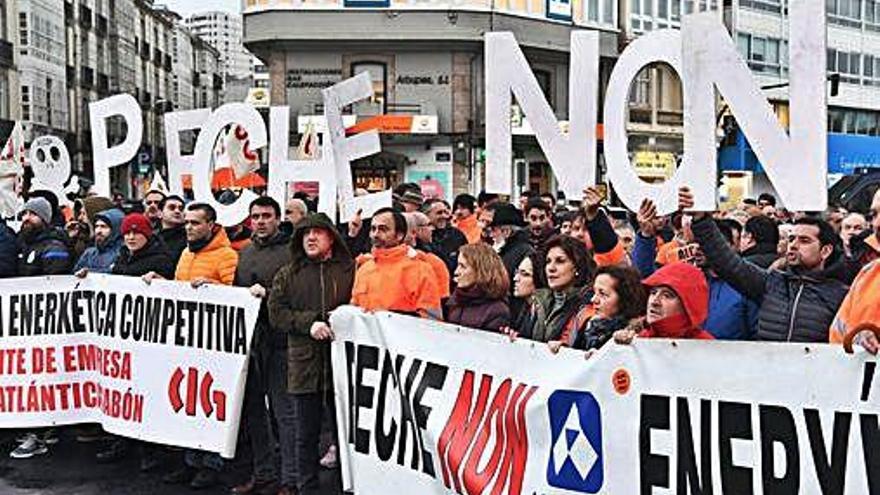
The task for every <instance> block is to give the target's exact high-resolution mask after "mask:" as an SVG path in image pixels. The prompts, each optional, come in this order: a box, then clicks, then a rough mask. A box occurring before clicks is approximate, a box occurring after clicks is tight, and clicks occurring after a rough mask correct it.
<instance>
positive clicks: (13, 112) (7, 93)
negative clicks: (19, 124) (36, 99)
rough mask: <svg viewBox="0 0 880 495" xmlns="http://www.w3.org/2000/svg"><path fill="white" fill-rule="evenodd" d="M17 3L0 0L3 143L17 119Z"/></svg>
mask: <svg viewBox="0 0 880 495" xmlns="http://www.w3.org/2000/svg"><path fill="white" fill-rule="evenodd" d="M18 4H19V2H15V1H8V0H4V1H0V138H2V139H3V142H5V139H6V137H7V136H8V135H9V133H10V132H12V128H13V126H14V125H15V122H16V121H18V120H20V119H21V105H20V104H19V101H20V100H21V97H20V89H21V85H20V82H19V72H18V67H19V65H20V63H21V55H20V53H19V43H18Z"/></svg>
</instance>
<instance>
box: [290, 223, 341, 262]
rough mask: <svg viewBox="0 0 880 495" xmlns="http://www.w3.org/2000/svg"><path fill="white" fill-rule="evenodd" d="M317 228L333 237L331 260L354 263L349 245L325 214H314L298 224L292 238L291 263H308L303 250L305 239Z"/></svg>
mask: <svg viewBox="0 0 880 495" xmlns="http://www.w3.org/2000/svg"><path fill="white" fill-rule="evenodd" d="M316 228H317V229H325V230H327V231H328V232H330V235H332V236H333V248H332V249H333V254H332V255H331V256H330V259H331V260H335V261H338V262H343V263H354V257H353V256H352V255H351V251H349V250H348V245H347V244H346V243H345V239H343V238H342V235H341V234H340V233H339V231H338V230H336V227H335V226H334V225H333V222H332V221H330V218H329V217H327V215H325V214H323V213H313V214H311V215H309V216H307V217H305V218H303V219H302V220H300V222H299V223H297V224H296V229H295V230H294V231H293V236H292V237H291V238H290V254H291V261H292V262H293V263H294V264H296V265H301V264H303V263H305V262H306V261H308V256H307V255H306V250H305V248H303V238H304V237H305V235H306V232H308V231H309V229H316Z"/></svg>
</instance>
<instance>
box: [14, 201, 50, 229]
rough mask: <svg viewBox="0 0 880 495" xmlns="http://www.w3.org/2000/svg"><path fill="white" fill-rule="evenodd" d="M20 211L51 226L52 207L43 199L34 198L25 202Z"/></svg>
mask: <svg viewBox="0 0 880 495" xmlns="http://www.w3.org/2000/svg"><path fill="white" fill-rule="evenodd" d="M21 210H22V211H29V212H31V213H33V214H34V215H36V216H38V217H40V220H42V221H43V223H45V224H46V225H51V224H52V205H50V204H49V202H48V201H46V199H45V198H40V197H35V198H31V199H29V200H27V203H25V204H24V207H23V208H22V209H21Z"/></svg>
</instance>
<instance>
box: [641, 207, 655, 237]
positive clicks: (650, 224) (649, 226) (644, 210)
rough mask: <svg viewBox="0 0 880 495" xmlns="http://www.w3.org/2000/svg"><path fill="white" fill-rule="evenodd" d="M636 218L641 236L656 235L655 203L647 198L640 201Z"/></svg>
mask: <svg viewBox="0 0 880 495" xmlns="http://www.w3.org/2000/svg"><path fill="white" fill-rule="evenodd" d="M636 220H637V221H638V222H639V232H640V233H641V234H642V236H643V237H654V236H656V235H657V205H655V204H654V202H653V201H651V200H650V199H647V198H646V199H644V200H643V201H642V205H641V206H639V212H638V215H636Z"/></svg>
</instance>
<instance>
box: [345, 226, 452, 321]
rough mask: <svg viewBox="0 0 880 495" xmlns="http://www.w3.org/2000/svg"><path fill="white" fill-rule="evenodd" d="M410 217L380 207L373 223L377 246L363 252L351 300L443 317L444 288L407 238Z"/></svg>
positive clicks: (367, 307)
mask: <svg viewBox="0 0 880 495" xmlns="http://www.w3.org/2000/svg"><path fill="white" fill-rule="evenodd" d="M406 233H407V225H406V218H404V216H403V214H402V213H400V212H398V211H396V210H394V209H392V208H382V209H380V210H379V211H377V212H376V213H375V214H374V215H373V218H372V222H371V224H370V241H371V242H372V244H373V249H372V251H371V252H370V254H368V255H364V256H361V257H360V258H359V259H358V261H359V264H360V267H359V268H358V270H357V273H356V274H355V279H354V289H353V290H352V297H351V303H352V304H353V305H355V306H360V307H361V308H363V309H365V310H367V311H378V310H385V311H396V312H399V313H405V314H410V315H414V316H421V317H430V318H434V319H439V318H440V317H441V315H442V313H441V310H442V308H441V304H440V292H441V291H440V288H439V287H438V285H437V281H436V275H435V274H434V270H433V268H432V267H431V265H429V264H428V263H427V262H425V261H423V260H422V259H420V256H419V255H418V252H417V251H416V250H415V249H413V248H412V247H410V246H409V245H407V244H406V243H405V242H404V239H405V238H406Z"/></svg>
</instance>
